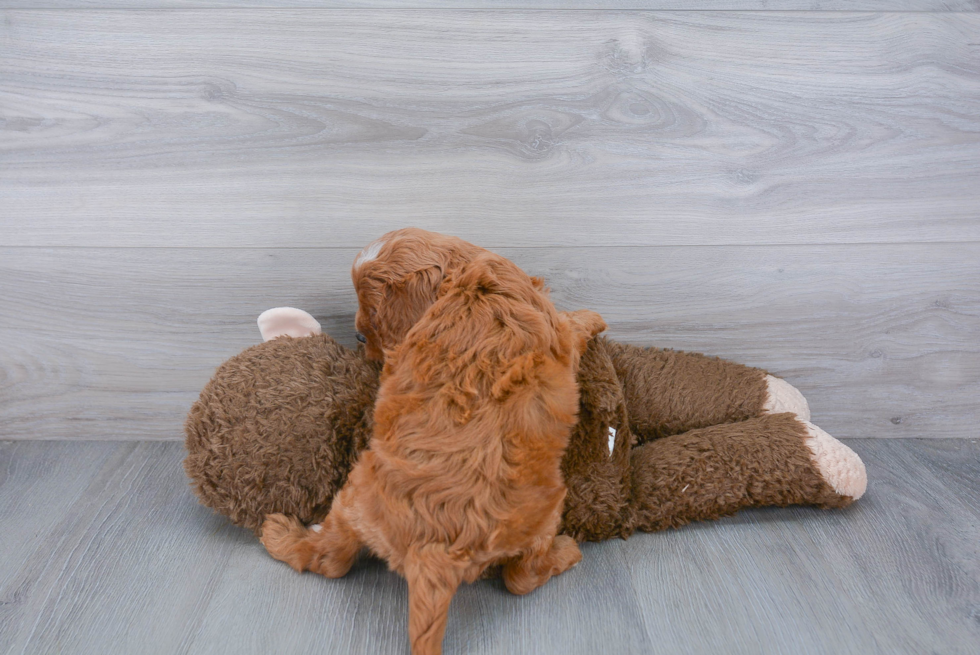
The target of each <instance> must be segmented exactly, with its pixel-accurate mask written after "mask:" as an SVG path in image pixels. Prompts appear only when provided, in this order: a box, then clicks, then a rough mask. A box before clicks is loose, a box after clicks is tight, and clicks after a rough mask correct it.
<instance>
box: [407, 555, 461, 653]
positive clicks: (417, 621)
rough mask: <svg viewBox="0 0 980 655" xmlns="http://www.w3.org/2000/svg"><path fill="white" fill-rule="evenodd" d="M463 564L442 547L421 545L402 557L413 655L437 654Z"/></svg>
mask: <svg viewBox="0 0 980 655" xmlns="http://www.w3.org/2000/svg"><path fill="white" fill-rule="evenodd" d="M465 569H466V564H465V563H463V562H460V561H458V560H455V559H454V558H452V557H450V555H449V553H447V552H446V549H445V548H442V547H440V546H435V545H432V546H423V547H422V548H419V549H413V550H412V551H410V552H409V553H408V554H407V555H406V557H405V579H406V580H408V636H409V639H410V640H411V642H412V655H439V654H440V653H442V638H443V635H445V633H446V621H447V620H448V618H449V603H450V601H452V599H453V596H454V595H456V589H457V588H459V585H460V583H461V582H462V581H463V574H464V571H465Z"/></svg>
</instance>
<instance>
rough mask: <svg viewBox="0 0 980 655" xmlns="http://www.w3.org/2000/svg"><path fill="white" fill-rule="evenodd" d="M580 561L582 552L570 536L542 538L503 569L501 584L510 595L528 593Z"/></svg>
mask: <svg viewBox="0 0 980 655" xmlns="http://www.w3.org/2000/svg"><path fill="white" fill-rule="evenodd" d="M580 561H582V552H581V551H580V550H579V548H578V544H577V543H575V540H574V539H572V538H571V537H567V536H565V535H558V536H556V537H547V538H542V539H541V542H540V543H539V544H537V545H536V547H535V548H534V549H533V550H531V551H529V552H528V553H526V554H525V555H523V556H522V557H521V558H519V559H516V560H513V561H511V562H508V563H507V564H506V565H505V566H504V571H503V575H504V584H505V585H507V590H508V591H510V593H512V594H517V595H521V596H522V595H524V594H527V593H530V592H532V591H534V590H535V589H537V588H538V587H540V586H541V585H543V584H544V583H545V582H547V581H548V580H550V579H551V578H552V576H556V575H559V574H561V573H564V572H565V571H567V570H568V569H570V568H572V567H573V566H575V565H576V564H578V563H579V562H580Z"/></svg>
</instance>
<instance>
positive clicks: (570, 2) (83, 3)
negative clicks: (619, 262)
mask: <svg viewBox="0 0 980 655" xmlns="http://www.w3.org/2000/svg"><path fill="white" fill-rule="evenodd" d="M206 7H213V8H241V7H249V8H254V7H266V8H276V9H288V8H306V9H496V10H500V9H565V10H568V9H604V10H616V9H634V10H635V9H639V10H648V11H650V10H658V11H663V10H678V11H680V10H684V11H773V10H779V11H931V12H952V11H980V2H977V0H779V2H772V1H771V0H692V1H691V2H683V1H682V0H34V1H33V2H32V1H30V0H0V9H109V8H113V9H144V10H145V9H164V8H206Z"/></svg>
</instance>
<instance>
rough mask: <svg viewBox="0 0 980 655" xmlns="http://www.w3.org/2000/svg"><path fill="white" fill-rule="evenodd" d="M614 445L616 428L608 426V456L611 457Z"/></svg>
mask: <svg viewBox="0 0 980 655" xmlns="http://www.w3.org/2000/svg"><path fill="white" fill-rule="evenodd" d="M615 447H616V428H614V427H613V426H611V425H610V426H609V456H610V457H612V453H613V448H615Z"/></svg>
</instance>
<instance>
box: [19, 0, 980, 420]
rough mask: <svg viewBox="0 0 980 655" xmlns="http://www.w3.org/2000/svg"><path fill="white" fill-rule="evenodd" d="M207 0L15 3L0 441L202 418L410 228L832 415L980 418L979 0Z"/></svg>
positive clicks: (635, 333) (335, 309)
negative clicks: (448, 0)
mask: <svg viewBox="0 0 980 655" xmlns="http://www.w3.org/2000/svg"><path fill="white" fill-rule="evenodd" d="M220 4H222V3H220V2H198V3H181V2H164V1H161V2H156V3H151V4H143V3H140V4H139V6H140V7H144V8H145V7H148V6H149V7H171V9H169V10H168V11H164V12H157V11H143V10H140V11H137V10H104V9H94V8H86V9H84V10H78V11H75V10H52V11H19V10H5V11H0V15H2V18H3V20H2V21H0V438H16V439H63V438H67V439H144V438H148V439H179V438H181V436H182V435H181V433H180V423H181V421H182V419H183V415H184V413H185V412H186V410H187V408H188V407H189V405H190V403H191V402H192V401H193V399H194V398H195V397H196V394H197V392H198V391H199V390H200V388H201V386H202V385H203V384H204V382H205V381H206V380H207V378H208V376H209V375H210V373H211V372H212V371H213V369H214V367H215V366H216V365H217V364H219V363H220V362H221V361H222V360H223V359H225V358H226V357H228V356H230V355H232V354H234V353H235V352H237V351H239V350H240V349H242V348H243V347H246V346H248V345H250V344H252V343H255V342H256V341H257V340H258V335H257V331H256V329H255V327H254V319H255V317H256V316H257V314H258V313H259V312H261V311H262V310H263V309H266V308H268V307H272V306H277V305H295V306H299V307H303V308H305V309H307V310H309V311H311V312H312V313H314V314H315V315H316V316H317V317H318V318H320V319H321V321H322V322H323V323H324V327H325V328H326V329H327V330H328V331H329V332H331V333H332V334H334V335H335V336H337V337H338V338H339V339H340V340H341V341H342V342H345V343H347V344H349V345H352V344H353V339H352V327H351V325H352V316H353V312H354V308H355V307H354V302H355V301H354V297H353V294H352V293H351V291H350V288H349V287H350V282H349V278H348V275H347V268H348V266H349V263H350V261H351V260H352V258H353V256H354V254H355V253H356V251H357V249H359V248H360V247H361V246H362V245H364V244H365V243H367V242H368V241H370V240H371V239H373V238H375V237H376V236H378V235H380V234H381V233H383V232H385V231H387V230H389V229H393V228H396V227H401V226H404V225H418V226H420V227H425V228H428V229H434V230H438V231H443V232H449V233H454V234H458V235H460V236H462V237H464V238H467V239H470V240H472V241H474V242H476V243H479V244H481V245H485V246H487V247H491V248H493V249H495V250H497V251H498V252H501V253H502V254H505V255H507V256H509V257H512V258H513V259H514V260H515V261H517V262H518V263H519V264H521V265H522V266H524V267H525V268H526V269H527V270H528V271H530V272H533V273H536V274H542V275H544V276H545V277H547V278H548V280H549V282H550V283H551V285H552V286H553V288H554V294H555V299H556V301H557V302H558V304H559V305H562V306H563V307H566V308H576V307H591V308H593V309H596V310H598V311H601V312H602V313H603V314H604V316H606V318H607V320H608V321H609V323H610V326H611V329H610V334H611V335H612V336H613V337H615V338H618V339H623V340H628V341H631V342H634V343H641V344H649V345H660V346H664V347H673V348H678V349H686V350H696V351H701V352H707V353H710V354H715V355H719V356H724V357H728V358H731V359H735V360H737V361H741V362H744V363H748V364H752V365H756V366H762V367H765V368H768V369H770V370H771V371H773V372H774V373H776V374H779V375H782V376H784V377H786V378H787V379H789V380H790V381H791V382H792V383H794V384H796V385H797V386H799V387H800V388H801V389H802V390H803V391H804V393H805V394H806V395H807V397H808V398H809V399H810V401H811V406H812V410H813V413H814V417H815V421H816V422H817V423H818V424H820V425H821V426H823V427H825V428H826V429H828V431H830V432H831V433H832V434H835V435H836V436H841V437H889V436H895V437H905V436H910V437H976V436H977V435H978V434H980V432H978V428H977V427H976V426H977V425H978V424H980V421H978V419H980V406H978V401H977V398H978V397H980V393H978V392H980V15H978V14H976V13H969V12H973V11H975V10H976V9H977V3H976V2H939V1H938V0H937V1H935V2H929V1H926V0H921V1H912V0H909V1H908V2H902V3H881V2H875V1H873V0H867V1H866V2H863V3H857V2H855V3H832V2H823V3H810V2H807V3H796V4H793V3H789V4H783V5H780V8H782V9H801V8H802V9H840V8H842V6H843V5H845V4H846V5H847V7H846V8H849V9H879V8H882V7H884V6H885V4H888V5H889V6H890V7H889V8H892V9H899V8H900V9H902V10H903V11H892V12H885V13H863V12H845V13H838V12H823V11H801V12H755V11H739V12H729V11H682V12H667V11H640V12H637V11H613V10H610V9H612V8H615V9H620V8H631V7H636V6H643V7H647V8H653V9H656V8H659V7H676V3H673V4H670V3H656V2H653V3H628V2H624V3H619V2H617V3H606V2H592V3H584V2H581V3H568V4H565V5H564V6H568V7H576V8H583V9H589V8H594V9H596V8H597V10H582V11H524V10H515V11H510V10H496V11H492V12H490V11H461V10H455V9H449V8H448V5H446V4H445V3H443V4H442V5H441V8H439V7H440V5H439V4H438V3H414V4H415V6H429V7H437V8H436V9H429V10H424V11H376V10H375V9H374V8H355V9H349V8H336V9H332V10H331V11H319V10H311V9H309V8H307V7H308V6H312V5H317V6H321V7H326V6H329V7H342V6H344V5H345V4H349V5H355V4H356V5H358V6H361V7H368V6H369V5H370V6H371V7H378V6H382V5H386V6H390V7H394V6H404V4H403V3H399V2H389V3H381V2H379V3H369V2H364V3H304V2H299V1H297V2H289V3H281V4H282V5H285V6H288V7H291V8H288V9H282V10H279V9H228V8H218V9H183V8H177V7H178V6H180V7H186V6H196V7H203V6H214V5H220ZM261 4H263V5H279V4H280V3H273V2H268V3H261ZM480 4H481V3H473V4H472V5H471V6H480ZM482 4H485V5H486V6H491V4H492V3H482ZM520 4H521V6H523V7H530V8H539V7H544V6H554V3H551V4H550V5H549V4H546V3H536V2H527V3H520ZM765 4H766V3H764V2H762V1H761V0H760V2H749V1H747V0H746V1H744V2H736V1H732V2H727V3H722V2H717V3H714V2H705V3H702V4H701V5H700V6H699V7H698V8H700V9H708V10H710V9H760V8H766V7H765ZM803 5H806V6H803ZM12 6H17V3H16V2H0V7H12ZM44 6H47V7H77V8H85V7H89V6H97V7H102V8H106V7H131V8H135V7H136V6H137V5H136V4H135V3H133V2H109V1H106V2H99V3H87V2H84V1H82V0H79V1H78V2H69V1H68V0H65V1H63V2H56V1H54V0H52V1H51V2H47V3H45V5H44ZM493 6H496V5H493ZM951 9H952V10H960V11H959V13H955V12H954V13H949V12H948V11H947V10H951Z"/></svg>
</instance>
